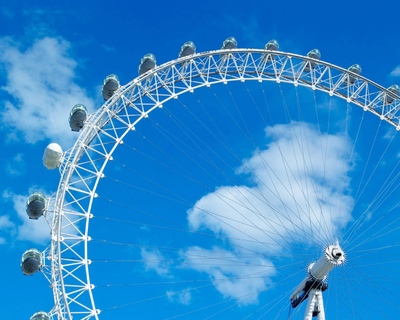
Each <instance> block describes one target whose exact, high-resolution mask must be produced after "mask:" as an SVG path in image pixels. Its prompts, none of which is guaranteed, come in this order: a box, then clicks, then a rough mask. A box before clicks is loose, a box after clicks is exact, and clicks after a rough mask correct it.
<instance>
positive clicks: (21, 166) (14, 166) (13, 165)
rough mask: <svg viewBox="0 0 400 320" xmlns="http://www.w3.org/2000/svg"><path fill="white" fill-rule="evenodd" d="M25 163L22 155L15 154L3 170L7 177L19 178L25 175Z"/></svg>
mask: <svg viewBox="0 0 400 320" xmlns="http://www.w3.org/2000/svg"><path fill="white" fill-rule="evenodd" d="M25 167H26V166H25V161H24V155H23V154H22V153H18V154H16V155H15V156H14V157H13V158H11V159H10V160H9V161H6V163H5V170H6V172H7V173H8V174H9V175H12V176H20V175H23V174H24V173H25Z"/></svg>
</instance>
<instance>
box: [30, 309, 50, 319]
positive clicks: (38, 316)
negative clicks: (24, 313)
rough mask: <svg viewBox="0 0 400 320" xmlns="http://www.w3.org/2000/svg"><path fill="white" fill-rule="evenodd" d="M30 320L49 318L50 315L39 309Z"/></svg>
mask: <svg viewBox="0 0 400 320" xmlns="http://www.w3.org/2000/svg"><path fill="white" fill-rule="evenodd" d="M30 320H50V316H49V314H48V313H47V312H44V311H39V312H36V313H35V314H34V315H33V316H32V317H31V318H30Z"/></svg>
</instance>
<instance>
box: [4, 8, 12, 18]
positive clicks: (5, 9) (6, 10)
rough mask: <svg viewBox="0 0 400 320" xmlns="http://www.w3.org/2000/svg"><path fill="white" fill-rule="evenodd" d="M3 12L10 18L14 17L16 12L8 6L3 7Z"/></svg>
mask: <svg viewBox="0 0 400 320" xmlns="http://www.w3.org/2000/svg"><path fill="white" fill-rule="evenodd" d="M1 14H2V15H3V16H5V17H7V18H9V19H12V18H14V12H12V11H11V10H10V9H7V8H3V9H1Z"/></svg>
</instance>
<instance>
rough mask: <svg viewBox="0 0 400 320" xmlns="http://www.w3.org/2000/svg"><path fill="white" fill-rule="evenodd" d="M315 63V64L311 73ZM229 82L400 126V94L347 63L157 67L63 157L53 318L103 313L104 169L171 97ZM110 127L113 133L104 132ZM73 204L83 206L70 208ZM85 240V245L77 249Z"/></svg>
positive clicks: (262, 57)
mask: <svg viewBox="0 0 400 320" xmlns="http://www.w3.org/2000/svg"><path fill="white" fill-rule="evenodd" d="M310 65H312V66H313V68H311V70H310V72H306V71H305V70H307V69H310V68H309V67H307V66H310ZM350 76H352V77H355V78H356V80H355V82H354V84H352V85H350V86H349V85H346V83H347V79H349V77H350ZM230 81H259V82H262V81H272V82H276V83H282V82H283V83H291V84H293V85H295V86H298V85H300V86H304V87H310V88H312V89H313V90H319V91H322V92H326V93H327V94H329V95H331V96H337V97H339V98H341V99H344V100H346V101H348V102H349V103H352V104H354V105H357V106H359V107H361V108H363V109H364V110H366V111H367V110H368V111H370V112H371V113H373V114H375V115H377V116H379V117H380V118H381V119H382V120H385V121H387V122H389V123H390V124H392V125H393V126H395V127H396V129H397V130H399V129H400V127H399V121H400V115H399V114H398V110H399V107H400V99H399V97H398V96H397V95H395V94H394V93H393V92H390V91H388V90H387V89H385V88H383V87H382V86H380V85H378V84H376V83H374V82H372V81H370V80H368V79H366V78H364V77H361V76H358V75H357V74H354V73H352V72H350V71H348V70H346V69H344V68H340V67H337V66H335V65H332V64H329V63H326V62H323V61H320V60H315V59H312V58H309V57H306V56H301V55H297V54H292V53H284V52H279V51H268V50H261V49H231V50H216V51H208V52H203V53H198V54H195V55H192V56H188V57H184V58H180V59H176V60H173V61H170V62H167V63H165V64H163V65H161V66H158V67H156V68H154V69H152V70H151V71H149V72H147V73H145V74H143V75H141V76H139V77H138V78H136V79H134V80H133V81H131V82H130V83H128V84H127V85H125V86H121V87H120V88H119V89H118V90H117V91H116V93H115V94H114V95H113V97H111V98H110V99H109V100H108V101H107V102H106V103H105V104H104V105H103V106H102V107H101V108H100V109H99V110H97V112H96V113H95V114H93V115H91V116H90V117H89V118H88V120H87V121H86V124H85V126H84V128H83V129H82V131H81V134H80V136H79V138H78V139H77V141H76V143H75V145H74V146H73V148H71V149H70V150H68V151H67V152H65V153H64V155H63V160H62V162H61V165H60V173H61V179H60V183H59V186H58V191H57V193H56V195H55V197H54V198H53V199H51V201H50V203H51V205H50V206H49V208H48V210H49V212H48V213H46V220H48V221H49V217H51V222H50V224H51V229H52V241H51V246H50V248H49V251H48V256H47V258H48V259H49V260H50V261H51V284H52V288H53V293H54V302H55V307H54V309H53V311H52V312H53V313H52V315H57V318H58V319H60V320H64V319H72V318H74V319H90V318H95V319H99V316H98V315H99V313H100V311H99V310H97V308H96V304H95V301H94V298H93V293H92V291H93V289H94V288H95V287H94V286H93V284H92V283H91V281H90V274H89V264H90V260H89V253H88V249H87V243H88V241H90V237H89V222H90V218H91V216H92V215H91V208H92V203H93V200H94V199H95V197H96V189H97V186H98V183H99V181H100V179H101V178H102V177H103V171H104V168H105V167H106V165H107V163H108V161H109V160H111V159H112V154H113V152H114V151H115V149H116V148H117V146H118V145H119V144H120V143H121V141H122V139H123V138H124V136H125V135H126V134H128V133H129V132H130V131H131V130H134V128H135V125H136V124H137V123H138V122H139V121H141V120H142V119H144V118H147V117H148V116H149V114H150V113H151V112H152V111H154V110H157V109H158V108H160V107H162V105H163V104H165V103H167V102H168V101H169V100H171V99H175V98H177V97H178V96H179V95H181V94H185V93H186V92H193V91H194V90H196V89H197V88H200V87H204V86H207V87H209V86H211V85H213V84H216V83H227V82H230ZM387 97H390V99H393V102H392V103H391V104H387V103H385V101H389V100H390V99H389V100H388V99H387ZM106 125H109V126H111V127H112V128H113V129H114V130H111V131H105V130H103V128H104V127H105V126H106ZM116 128H118V129H121V128H123V130H117V129H116ZM100 136H106V137H108V138H109V139H111V140H112V141H114V143H113V144H112V145H104V144H101V143H100V144H96V145H92V141H93V140H94V139H95V138H96V137H100ZM89 150H90V151H91V152H94V153H96V154H98V155H99V157H101V160H98V159H95V160H94V159H91V157H90V154H89ZM82 159H85V160H84V161H83V160H82ZM82 172H84V173H85V176H86V177H85V179H84V178H82V176H83V175H82ZM72 177H73V178H74V179H72ZM88 179H93V180H92V181H94V183H91V184H90V183H87V181H88ZM71 205H74V206H75V207H76V208H78V209H77V210H71V209H70V207H71ZM65 225H67V226H71V227H73V228H75V230H76V233H75V234H69V233H67V232H66V231H65V230H66V229H65ZM80 243H82V244H83V246H82V247H83V250H81V249H79V250H78V249H76V250H74V248H78V246H76V245H77V244H80ZM66 256H68V257H69V259H66V258H65V257H66ZM71 257H73V258H71ZM81 270H84V273H85V277H84V278H82V279H81V278H79V277H77V276H75V275H76V274H78V272H80V271H81ZM71 288H73V289H71ZM82 301H89V302H90V303H89V304H87V303H85V302H82Z"/></svg>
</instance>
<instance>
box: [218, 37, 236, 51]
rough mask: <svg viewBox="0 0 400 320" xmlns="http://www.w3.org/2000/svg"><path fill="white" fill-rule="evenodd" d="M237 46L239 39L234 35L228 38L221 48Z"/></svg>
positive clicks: (234, 47)
mask: <svg viewBox="0 0 400 320" xmlns="http://www.w3.org/2000/svg"><path fill="white" fill-rule="evenodd" d="M236 48H237V41H236V39H235V38H234V37H229V38H227V39H226V40H225V41H224V43H223V44H222V47H221V49H236Z"/></svg>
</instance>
